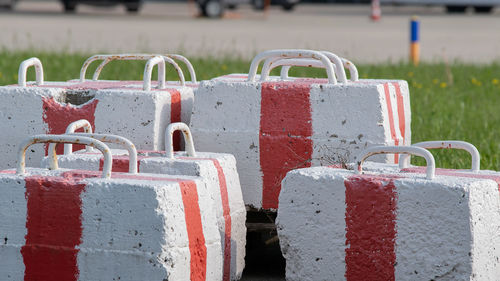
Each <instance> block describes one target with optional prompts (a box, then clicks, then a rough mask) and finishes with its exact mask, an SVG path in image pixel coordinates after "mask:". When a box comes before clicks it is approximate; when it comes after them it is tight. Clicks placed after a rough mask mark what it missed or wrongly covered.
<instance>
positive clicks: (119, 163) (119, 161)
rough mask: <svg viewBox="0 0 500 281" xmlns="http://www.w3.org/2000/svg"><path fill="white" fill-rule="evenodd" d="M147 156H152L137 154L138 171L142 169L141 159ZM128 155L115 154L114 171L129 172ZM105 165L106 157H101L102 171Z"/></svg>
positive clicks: (100, 169)
mask: <svg viewBox="0 0 500 281" xmlns="http://www.w3.org/2000/svg"><path fill="white" fill-rule="evenodd" d="M145 158H150V156H142V155H137V172H139V171H140V165H141V160H142V159H145ZM128 161H129V157H128V155H113V165H112V169H111V171H112V172H119V173H128V169H129V166H128ZM103 166H104V158H102V157H101V159H99V171H102V168H103Z"/></svg>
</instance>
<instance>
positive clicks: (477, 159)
mask: <svg viewBox="0 0 500 281" xmlns="http://www.w3.org/2000/svg"><path fill="white" fill-rule="evenodd" d="M412 146H417V147H422V148H425V149H435V148H438V149H443V148H450V149H462V150H465V151H467V152H469V153H470V156H471V158H472V165H471V171H472V172H478V171H479V169H480V165H481V164H480V163H481V156H480V155H479V151H478V150H477V148H476V147H475V146H474V145H473V144H471V143H468V142H465V141H424V142H419V143H414V144H412ZM409 165H410V155H406V154H405V155H401V156H400V157H399V167H400V168H401V169H404V168H408V166H409Z"/></svg>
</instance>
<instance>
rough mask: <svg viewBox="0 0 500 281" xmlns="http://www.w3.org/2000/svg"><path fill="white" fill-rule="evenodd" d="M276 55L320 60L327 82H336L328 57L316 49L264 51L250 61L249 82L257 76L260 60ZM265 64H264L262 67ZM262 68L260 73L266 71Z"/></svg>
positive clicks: (272, 57)
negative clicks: (323, 66)
mask: <svg viewBox="0 0 500 281" xmlns="http://www.w3.org/2000/svg"><path fill="white" fill-rule="evenodd" d="M277 57H281V58H311V59H316V60H320V61H321V62H322V63H323V64H324V65H325V69H326V73H327V76H328V83H331V84H337V79H336V77H335V71H334V70H333V65H332V63H331V61H330V59H328V57H327V56H326V55H324V54H322V53H321V52H317V51H311V50H294V49H290V50H270V51H265V52H262V53H260V54H258V55H257V56H255V58H254V59H253V60H252V63H251V65H250V69H249V71H248V80H247V81H249V82H255V77H256V76H257V68H258V67H259V65H260V63H261V61H262V60H265V59H266V60H267V59H275V58H277ZM265 66H266V64H264V67H265ZM264 67H263V69H262V72H261V73H262V74H264V73H266V72H268V71H269V70H268V69H264ZM261 81H265V79H262V77H261Z"/></svg>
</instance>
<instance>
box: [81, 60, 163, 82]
mask: <svg viewBox="0 0 500 281" xmlns="http://www.w3.org/2000/svg"><path fill="white" fill-rule="evenodd" d="M152 57H155V55H151V54H108V55H103V54H100V55H93V56H91V57H89V58H88V59H87V60H85V62H84V63H83V65H82V68H81V69H80V82H85V75H86V73H87V68H88V67H89V66H90V65H91V64H92V63H93V62H94V61H98V60H102V61H103V62H102V63H101V64H100V65H99V66H98V67H97V69H96V71H95V72H94V77H95V76H96V73H100V72H101V70H102V68H103V67H104V66H105V65H106V64H108V63H109V62H110V61H112V60H148V59H150V58H152ZM97 76H99V74H97Z"/></svg>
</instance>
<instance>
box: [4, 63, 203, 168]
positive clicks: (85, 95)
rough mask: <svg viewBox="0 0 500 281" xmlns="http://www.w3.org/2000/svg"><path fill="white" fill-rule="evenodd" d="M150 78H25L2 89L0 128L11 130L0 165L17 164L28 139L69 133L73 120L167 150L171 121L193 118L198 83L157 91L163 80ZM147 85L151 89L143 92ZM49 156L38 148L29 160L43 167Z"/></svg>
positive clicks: (143, 146)
mask: <svg viewBox="0 0 500 281" xmlns="http://www.w3.org/2000/svg"><path fill="white" fill-rule="evenodd" d="M149 65H152V63H151V64H149ZM25 72H26V65H24V67H22V68H20V73H25ZM39 75H43V73H39ZM21 76H22V75H21ZM21 76H20V77H21ZM163 78H164V77H163ZM24 79H25V78H24ZM20 80H22V79H20ZM150 80H151V77H150V76H149V77H146V76H145V79H144V81H109V80H97V81H89V80H85V81H79V80H72V81H67V82H43V81H40V82H42V83H41V84H40V83H30V82H26V81H25V80H23V81H19V84H18V85H10V86H2V87H0V97H1V99H0V100H1V102H0V124H1V125H0V129H2V130H4V131H5V132H8V134H4V135H3V136H1V137H0V142H1V143H2V144H4V145H2V146H1V147H0V154H1V155H3V157H4V158H3V159H4V162H3V164H0V168H3V169H5V168H12V167H14V166H15V165H16V159H15V152H16V151H17V144H18V143H20V142H21V141H22V140H23V139H24V138H26V137H28V136H30V135H33V134H42V133H47V134H61V133H64V129H65V128H66V127H67V126H68V124H69V123H71V122H73V121H76V120H79V119H86V120H88V121H90V123H91V124H92V126H93V127H94V128H95V131H96V132H98V133H113V134H119V135H124V136H126V137H128V138H130V139H131V140H133V141H134V143H135V144H136V145H137V147H138V148H140V149H150V150H163V149H164V147H163V143H164V139H163V136H164V131H165V128H166V127H167V125H168V124H169V123H170V122H180V121H183V122H189V121H190V115H191V111H192V106H193V99H194V95H193V91H194V89H195V86H196V85H195V84H193V83H191V84H182V83H181V82H173V81H170V82H168V83H164V84H165V86H164V88H162V89H157V88H156V86H157V85H159V84H161V83H155V82H151V81H150ZM148 83H149V85H151V84H152V85H153V86H152V89H150V90H144V87H145V84H148ZM23 84H24V85H25V86H23ZM124 116H126V118H124ZM179 147H180V144H177V148H179ZM77 149H81V146H80V147H79V148H78V147H77ZM59 152H61V151H59ZM44 155H45V153H44V149H43V147H37V146H34V147H33V148H32V152H30V153H29V154H28V155H27V157H28V163H30V164H31V165H38V164H39V163H40V160H41V159H42V157H43V156H44Z"/></svg>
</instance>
